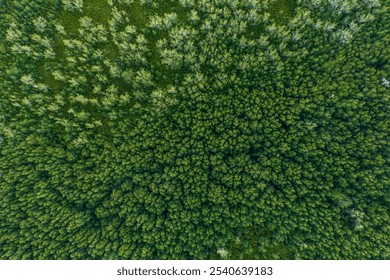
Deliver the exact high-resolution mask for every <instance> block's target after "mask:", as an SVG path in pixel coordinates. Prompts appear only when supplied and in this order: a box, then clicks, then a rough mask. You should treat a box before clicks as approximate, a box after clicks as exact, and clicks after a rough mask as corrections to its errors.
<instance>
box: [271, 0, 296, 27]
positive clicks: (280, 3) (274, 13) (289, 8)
mask: <svg viewBox="0 0 390 280" xmlns="http://www.w3.org/2000/svg"><path fill="white" fill-rule="evenodd" d="M295 7H296V2H295V0H274V1H272V2H271V3H270V5H269V8H268V9H269V12H270V15H271V18H272V19H273V20H275V21H276V23H278V24H287V23H288V22H289V20H290V19H291V18H292V17H293V16H294V13H295Z"/></svg>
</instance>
